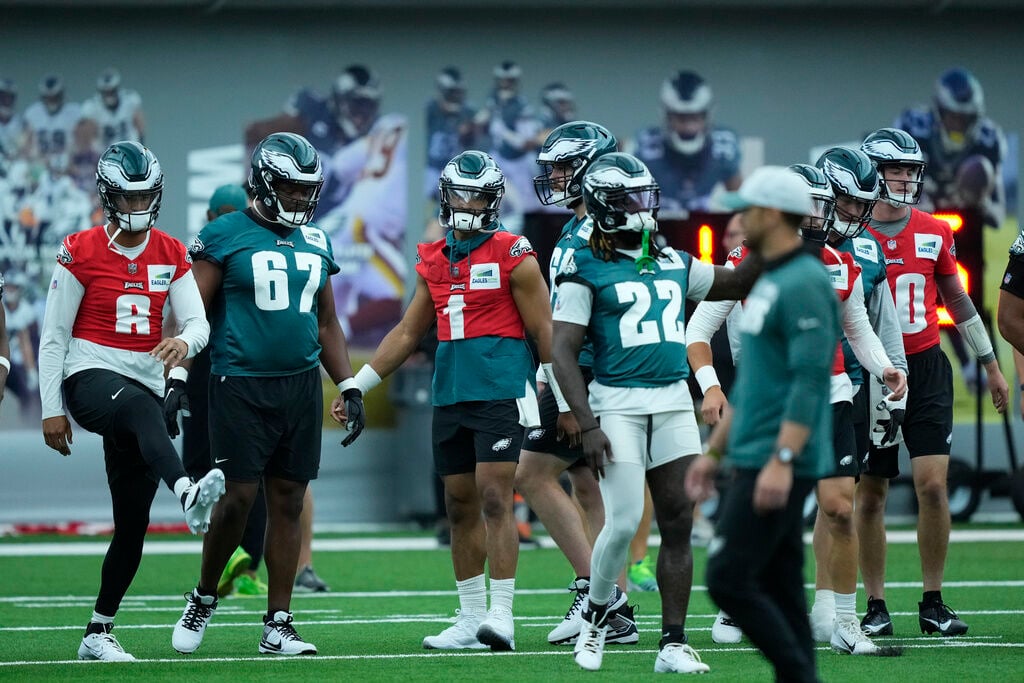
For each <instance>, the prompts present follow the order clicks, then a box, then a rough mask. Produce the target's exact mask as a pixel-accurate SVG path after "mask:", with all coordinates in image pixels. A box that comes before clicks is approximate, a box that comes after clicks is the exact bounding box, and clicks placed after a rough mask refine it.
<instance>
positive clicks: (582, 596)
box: [548, 578, 590, 645]
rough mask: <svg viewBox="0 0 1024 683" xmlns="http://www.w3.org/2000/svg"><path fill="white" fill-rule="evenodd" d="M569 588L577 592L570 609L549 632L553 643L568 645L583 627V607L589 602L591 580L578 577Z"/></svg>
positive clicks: (549, 640) (550, 641)
mask: <svg viewBox="0 0 1024 683" xmlns="http://www.w3.org/2000/svg"><path fill="white" fill-rule="evenodd" d="M569 590H570V591H572V592H574V593H576V595H575V596H574V597H573V599H572V605H570V606H569V611H568V612H566V613H565V617H564V618H563V619H562V621H561V622H560V623H559V624H558V626H556V627H555V628H554V629H552V630H551V633H549V634H548V642H549V643H551V644H552V645H566V644H568V643H572V642H574V641H575V640H576V636H578V635H579V634H580V630H581V629H582V628H583V618H582V616H581V615H582V614H583V608H584V606H585V605H586V603H587V596H588V595H589V594H590V581H588V580H587V579H579V578H578V579H576V580H575V581H573V582H572V583H571V584H569Z"/></svg>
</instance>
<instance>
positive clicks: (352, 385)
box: [338, 377, 359, 394]
mask: <svg viewBox="0 0 1024 683" xmlns="http://www.w3.org/2000/svg"><path fill="white" fill-rule="evenodd" d="M358 388H359V382H357V381H356V380H355V378H354V377H346V378H345V379H343V380H341V381H340V382H338V391H339V392H340V393H342V394H344V393H345V392H346V391H348V390H349V389H358Z"/></svg>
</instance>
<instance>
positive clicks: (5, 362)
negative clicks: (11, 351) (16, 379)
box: [0, 356, 11, 372]
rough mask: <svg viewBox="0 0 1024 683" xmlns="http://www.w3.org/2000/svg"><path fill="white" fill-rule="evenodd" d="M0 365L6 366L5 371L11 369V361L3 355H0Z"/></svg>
mask: <svg viewBox="0 0 1024 683" xmlns="http://www.w3.org/2000/svg"><path fill="white" fill-rule="evenodd" d="M0 366H3V367H5V368H7V372H10V371H11V361H9V360H7V359H6V358H4V357H3V356H0Z"/></svg>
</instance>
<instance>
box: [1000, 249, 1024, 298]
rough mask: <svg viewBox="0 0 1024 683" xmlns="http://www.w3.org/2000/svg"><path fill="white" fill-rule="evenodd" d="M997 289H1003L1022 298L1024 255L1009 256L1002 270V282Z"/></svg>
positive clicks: (1023, 292) (1023, 293) (1023, 294)
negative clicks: (1004, 268)
mask: <svg viewBox="0 0 1024 683" xmlns="http://www.w3.org/2000/svg"><path fill="white" fill-rule="evenodd" d="M999 289H1004V290H1006V291H1007V292H1009V293H1010V294H1013V295H1014V296H1016V297H1020V298H1021V299H1024V257H1021V256H1010V259H1009V260H1008V261H1007V262H1006V270H1005V271H1004V272H1003V282H1002V284H1000V285H999Z"/></svg>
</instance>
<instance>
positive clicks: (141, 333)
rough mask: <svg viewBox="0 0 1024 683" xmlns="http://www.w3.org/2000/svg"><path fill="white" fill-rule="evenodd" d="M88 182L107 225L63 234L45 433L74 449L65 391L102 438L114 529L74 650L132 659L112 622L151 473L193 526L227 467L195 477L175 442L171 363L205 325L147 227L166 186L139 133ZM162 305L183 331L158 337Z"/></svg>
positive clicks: (193, 297)
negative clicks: (93, 599)
mask: <svg viewBox="0 0 1024 683" xmlns="http://www.w3.org/2000/svg"><path fill="white" fill-rule="evenodd" d="M96 187H97V190H98V192H99V196H100V201H101V203H102V205H103V209H104V213H105V214H106V218H107V223H106V225H99V226H96V227H94V228H92V229H90V230H86V231H84V232H78V233H75V234H72V235H70V236H68V237H67V238H65V240H64V242H63V244H62V245H61V247H60V250H59V251H58V252H57V265H56V266H55V267H54V271H53V279H52V282H51V285H50V290H49V294H48V295H47V298H46V315H45V317H44V320H43V330H42V337H41V340H40V345H39V379H40V393H41V396H42V402H43V438H44V440H45V441H46V445H47V446H49V447H50V448H52V449H54V450H55V451H57V452H59V453H61V454H62V455H65V456H66V455H70V454H71V440H72V432H71V422H70V421H69V420H68V418H67V414H66V413H65V405H64V401H62V394H63V396H64V398H65V400H66V408H67V412H68V413H70V414H71V416H72V417H74V419H75V421H76V422H77V423H78V424H80V425H82V426H83V427H85V428H86V429H87V430H89V431H91V432H95V433H97V434H101V435H102V436H103V456H104V460H105V462H106V470H107V483H108V485H109V487H110V498H111V502H112V504H113V510H114V536H113V538H112V539H111V541H110V547H109V548H108V549H107V556H106V559H105V560H104V562H103V568H102V570H101V573H100V577H101V578H100V591H99V595H98V597H97V598H96V606H95V609H94V611H93V614H92V619H91V620H90V621H89V625H88V626H87V627H86V631H85V636H84V637H83V638H82V644H81V646H80V647H79V648H78V657H79V659H99V660H104V661H131V660H133V659H134V657H132V656H131V655H130V654H128V653H127V652H125V651H124V649H122V647H121V645H120V643H118V641H117V638H115V637H114V635H113V634H112V633H111V629H112V628H113V626H114V617H115V616H116V614H117V610H118V607H119V606H120V604H121V600H122V598H123V597H124V595H125V593H126V592H127V590H128V587H129V585H130V584H131V582H132V579H133V578H134V577H135V572H136V571H137V570H138V568H139V562H140V561H141V559H142V546H143V541H144V540H145V536H146V528H147V527H148V525H149V509H150V505H151V504H152V502H153V497H154V495H156V491H157V486H158V483H159V482H160V481H161V480H162V481H163V482H164V483H165V484H166V485H167V487H168V488H170V489H171V490H172V491H174V494H175V496H177V497H178V499H179V500H180V501H181V504H182V509H183V510H184V513H185V520H186V521H187V523H188V527H189V530H190V531H191V532H192V533H194V534H199V533H204V532H205V531H207V529H208V527H209V523H210V512H211V509H212V508H213V505H214V503H216V502H217V500H218V499H219V498H220V497H221V495H222V494H223V493H224V474H223V472H221V470H219V469H212V470H210V472H209V473H208V474H207V475H206V476H204V477H203V478H202V479H200V480H199V481H198V482H197V483H193V482H192V481H191V480H190V479H189V478H188V476H187V474H186V473H185V469H184V467H183V466H182V464H181V460H180V459H179V458H178V454H177V452H176V451H175V449H174V445H173V444H172V443H171V437H173V436H176V435H177V433H178V424H177V418H178V413H179V412H180V410H181V408H182V404H181V398H182V396H183V394H184V389H185V375H186V373H185V371H184V368H182V367H180V365H179V364H180V363H181V362H182V361H184V360H185V359H186V358H191V357H193V356H194V355H195V354H196V353H197V352H198V351H200V350H201V349H202V348H203V347H204V346H205V345H206V341H207V338H208V336H209V332H210V326H209V324H208V323H207V322H206V316H205V314H204V311H203V303H202V299H201V298H200V295H199V290H198V288H197V287H196V282H195V279H194V277H193V275H192V271H191V269H190V264H191V261H190V259H189V257H188V253H187V251H186V250H185V246H184V245H183V244H182V243H181V242H179V241H178V240H176V239H174V238H173V237H170V236H169V235H167V234H166V233H164V232H162V231H160V230H157V229H155V228H154V225H155V223H156V218H157V215H158V212H159V211H160V200H161V196H162V194H163V173H162V172H161V170H160V163H159V162H158V161H157V159H156V157H155V156H154V155H153V153H152V152H150V151H149V150H148V149H146V148H145V147H143V146H142V145H140V144H138V143H136V142H118V143H115V144H114V145H111V146H110V147H109V148H108V149H107V150H106V151H105V152H104V153H103V155H102V156H101V157H100V161H99V164H98V166H97V169H96ZM165 304H169V305H170V309H171V311H172V312H173V314H174V316H175V318H176V319H177V320H178V321H179V329H180V331H179V332H178V334H177V335H176V336H173V337H165V338H163V339H161V328H162V324H163V311H164V306H165ZM165 369H166V370H169V372H168V374H167V379H166V381H165V379H164V372H165Z"/></svg>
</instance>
